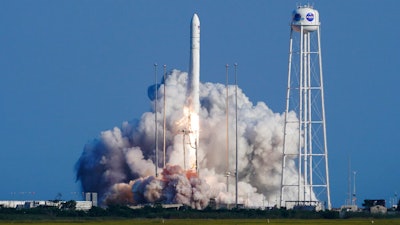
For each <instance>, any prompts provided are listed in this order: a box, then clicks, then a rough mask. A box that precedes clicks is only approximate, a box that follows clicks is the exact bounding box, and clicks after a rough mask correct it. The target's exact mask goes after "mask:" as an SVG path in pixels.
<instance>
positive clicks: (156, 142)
mask: <svg viewBox="0 0 400 225" xmlns="http://www.w3.org/2000/svg"><path fill="white" fill-rule="evenodd" d="M154 85H155V87H156V88H155V91H154V92H155V96H156V97H155V99H154V123H155V126H156V131H155V136H156V138H155V139H156V140H155V145H156V149H155V160H154V164H155V167H156V171H155V173H156V177H158V123H157V101H158V87H157V63H154Z"/></svg>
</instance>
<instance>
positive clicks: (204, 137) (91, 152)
mask: <svg viewBox="0 0 400 225" xmlns="http://www.w3.org/2000/svg"><path fill="white" fill-rule="evenodd" d="M187 82H188V74H187V73H186V72H181V71H179V70H173V71H171V72H170V73H169V74H168V75H167V77H166V80H163V81H162V83H161V84H157V85H153V86H151V87H149V90H148V93H149V97H150V99H151V100H152V101H155V99H154V97H155V96H152V93H154V89H155V88H158V93H159V95H158V100H157V104H158V106H157V112H154V108H153V109H152V112H145V113H144V114H143V115H142V117H141V118H140V119H139V120H137V121H131V122H123V123H122V125H121V126H120V127H114V128H113V129H111V130H107V131H103V132H101V133H100V135H99V137H97V138H96V139H94V140H93V141H91V142H89V143H87V144H86V145H85V146H84V149H83V152H82V155H81V157H80V158H79V160H78V161H77V163H76V176H77V181H79V182H80V183H81V186H82V189H83V191H84V192H97V193H98V196H99V201H100V204H103V205H107V204H144V203H154V202H161V203H181V204H184V205H187V206H190V207H193V208H196V209H203V208H204V207H206V206H207V205H208V203H209V200H210V199H211V198H213V199H215V201H216V203H217V204H233V203H234V202H235V193H234V190H235V187H234V185H235V182H234V177H231V178H230V179H231V180H230V182H229V185H230V187H229V190H232V191H230V192H229V193H228V192H227V191H226V190H227V187H226V185H227V182H226V179H227V178H226V177H225V173H226V150H225V144H224V143H225V142H226V114H225V100H226V87H225V85H222V84H215V83H203V84H202V83H200V93H199V96H200V111H199V122H200V132H199V139H200V140H199V142H200V143H201V145H200V146H198V147H199V148H198V166H199V168H198V170H199V174H200V175H198V174H196V172H195V171H193V170H190V168H188V169H189V170H185V168H184V153H183V151H184V148H185V147H184V145H185V144H184V134H183V133H182V130H184V129H185V126H186V122H187V121H186V122H185V120H187V119H186V118H187V117H185V112H184V108H185V107H186V105H185V104H187V100H186V96H187V93H186V92H187ZM163 85H166V86H165V87H166V93H164V92H163V90H164V89H163ZM152 91H153V92H152ZM228 91H229V97H228V101H229V107H230V108H229V118H230V119H229V124H228V126H229V130H230V131H232V132H230V133H229V142H230V143H229V149H230V151H229V162H230V163H231V165H229V168H231V170H232V171H230V172H231V174H234V172H235V171H234V168H235V165H234V162H235V157H236V156H235V150H234V149H235V142H236V137H235V132H234V131H235V129H236V127H235V119H234V118H235V87H234V86H233V85H232V86H229V87H228ZM165 94H166V96H165V97H166V106H167V107H166V146H167V148H166V149H167V153H166V162H167V164H168V165H167V166H166V168H164V169H163V171H162V173H161V176H160V177H154V176H155V163H154V159H155V152H154V151H155V149H156V147H155V121H154V118H155V116H154V113H158V114H159V115H158V117H157V118H160V119H159V120H158V121H157V123H158V126H159V127H163V126H162V124H163V116H162V114H163V107H162V106H163V99H164V95H165ZM237 95H238V96H237V97H238V98H237V104H238V137H237V138H238V152H239V155H238V160H239V166H238V173H239V174H238V176H239V184H238V185H239V187H238V190H239V193H238V196H239V203H241V204H244V205H245V206H247V207H262V206H263V205H265V206H268V205H269V206H273V205H276V204H278V201H279V194H280V181H281V165H282V164H281V163H282V141H283V126H284V119H285V118H284V114H279V113H274V112H273V111H272V110H271V109H269V108H268V106H267V105H266V104H265V103H263V102H258V103H257V104H253V103H252V102H251V101H250V100H249V99H248V97H246V95H245V94H244V93H243V92H242V90H241V89H240V88H238V93H237ZM153 105H154V104H153ZM289 114H290V115H288V116H289V119H290V120H297V118H296V115H295V113H294V112H290V113H289ZM288 132H290V133H293V135H292V136H288V138H290V142H289V143H290V144H289V146H288V147H289V148H290V149H292V151H293V153H296V152H297V146H298V144H299V143H298V136H297V135H296V133H298V125H297V124H296V123H293V125H292V127H289V131H288ZM158 135H160V137H161V136H162V135H163V130H162V129H158ZM159 140H160V141H159V143H157V144H158V145H159V146H162V145H163V143H162V139H159ZM158 149H160V150H159V151H160V152H159V154H158V155H159V156H161V155H163V154H162V149H161V148H158ZM162 161H163V159H162V158H161V157H160V158H159V163H158V164H157V165H161V162H162ZM286 168H288V169H287V171H289V172H288V174H289V175H288V178H286V179H289V180H291V181H292V182H293V184H295V183H297V181H298V179H297V168H296V162H295V158H292V159H291V160H287V165H286ZM160 169H162V168H160ZM289 194H291V195H293V196H297V190H293V192H292V193H291V192H290V193H289ZM311 194H312V195H314V194H313V193H311Z"/></svg>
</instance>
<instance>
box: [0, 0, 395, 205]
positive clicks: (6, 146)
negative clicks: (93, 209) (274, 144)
mask: <svg viewBox="0 0 400 225" xmlns="http://www.w3.org/2000/svg"><path fill="white" fill-rule="evenodd" d="M298 2H299V1H297V0H296V1H294V0H290V1H289V0H288V1H280V0H270V1H261V0H254V1H212V0H203V1H192V0H189V1H187V0H179V1H178V0H176V1H175V0H174V1H161V0H160V1H153V0H140V1H139V0H135V1H122V0H120V1H101V0H100V1H98V0H96V1H95V0H87V1H67V0H59V1H52V0H38V1H28V0H25V1H23V0H18V1H11V0H6V1H1V2H0V28H1V33H0V50H1V51H0V124H1V126H2V129H0V143H1V145H0V146H1V150H0V171H1V173H0V180H1V181H2V185H1V186H0V199H53V198H54V197H55V196H56V195H57V193H61V194H62V195H63V198H64V199H71V198H77V194H76V192H79V185H78V184H77V183H75V172H74V165H75V163H76V161H77V160H78V158H79V156H80V154H81V153H82V149H83V146H84V145H85V144H86V143H87V142H89V141H91V140H92V139H94V138H96V137H97V136H98V135H99V133H100V132H101V131H103V130H106V129H110V128H112V127H114V126H120V125H121V123H122V122H123V121H126V120H132V119H135V118H140V116H141V115H142V113H143V112H146V111H149V110H150V108H151V104H150V101H149V99H148V97H147V87H148V86H149V85H151V84H152V83H153V82H154V73H153V69H154V68H153V64H154V63H155V62H157V63H158V64H159V65H162V64H166V65H167V68H168V69H179V70H183V71H187V70H188V63H189V24H190V19H191V17H192V15H193V13H198V15H199V17H200V20H201V25H202V39H201V77H200V79H201V81H202V82H219V83H224V82H225V64H227V63H228V64H233V63H235V62H237V63H238V64H239V67H238V68H239V71H238V82H239V86H240V87H241V88H242V89H243V91H244V92H245V94H246V95H247V96H248V97H249V98H250V100H251V101H252V102H254V103H255V102H258V101H263V102H265V103H266V104H267V105H268V106H269V107H270V108H271V109H272V110H273V111H274V112H277V113H282V112H283V111H284V108H285V93H286V92H285V90H286V84H287V83H286V82H287V61H288V48H289V30H290V28H289V22H290V17H291V12H292V10H293V9H294V8H295V7H296V6H297V4H298ZM305 3H307V2H305ZM313 4H314V6H315V8H316V9H317V10H318V11H319V13H320V20H321V38H322V57H323V70H324V79H325V80H324V81H325V103H326V114H327V115H326V117H327V132H328V148H329V159H330V176H331V192H332V203H333V206H334V207H339V206H340V205H341V204H343V203H344V201H345V199H346V194H347V176H348V158H349V157H351V164H352V170H355V171H357V177H356V183H357V195H358V202H359V203H361V201H362V200H363V199H366V198H384V199H387V200H389V199H390V198H391V197H394V193H395V192H396V191H397V192H399V191H400V180H399V179H398V174H397V172H396V169H397V167H398V159H399V156H400V153H399V147H398V145H397V141H398V140H400V132H399V130H398V126H399V125H400V119H399V116H398V115H399V113H400V108H399V107H400V106H399V100H398V97H397V96H398V91H397V88H398V84H399V83H400V76H399V74H398V69H397V67H398V63H399V62H400V52H399V51H398V50H397V48H398V47H397V46H398V44H397V42H398V40H399V38H400V32H399V31H398V29H397V27H398V24H397V21H398V18H397V17H398V15H397V14H398V12H397V11H398V8H399V7H400V2H399V1H397V0H383V1H374V0H352V1H315V3H313ZM232 83H233V80H232ZM32 192H35V194H34V195H33V194H32ZM23 193H25V194H23Z"/></svg>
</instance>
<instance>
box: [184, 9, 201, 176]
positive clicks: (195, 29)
mask: <svg viewBox="0 0 400 225" xmlns="http://www.w3.org/2000/svg"><path fill="white" fill-rule="evenodd" d="M199 86H200V20H199V17H198V16H197V14H194V15H193V17H192V21H191V25H190V62H189V74H188V83H187V104H186V107H187V110H188V112H187V128H186V134H187V135H189V143H188V147H189V149H191V150H189V158H190V160H189V163H190V166H191V168H192V169H195V170H196V172H197V173H198V163H197V151H198V146H199V130H200V128H199V127H200V123H199V111H200V99H199V92H200V88H199Z"/></svg>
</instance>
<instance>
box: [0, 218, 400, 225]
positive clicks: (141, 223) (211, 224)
mask: <svg viewBox="0 0 400 225" xmlns="http://www.w3.org/2000/svg"><path fill="white" fill-rule="evenodd" d="M2 224H29V225H34V224H38V225H78V224H93V225H150V224H171V225H203V224H204V225H239V224H243V225H245V224H248V225H261V224H264V225H267V224H281V225H289V224H322V225H330V224H332V225H334V224H342V225H358V224H360V225H361V224H373V225H376V224H382V225H392V224H399V225H400V219H342V220H297V219H296V220H291V219H270V220H269V221H268V220H267V219H264V220H260V219H255V220H251V219H236V220H230V219H220V220H213V219H203V220H197V219H196V220H190V219H172V220H168V219H165V220H163V219H143V220H141V219H131V220H90V221H85V220H76V221H73V220H68V221H65V220H57V221H0V225H2Z"/></svg>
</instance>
